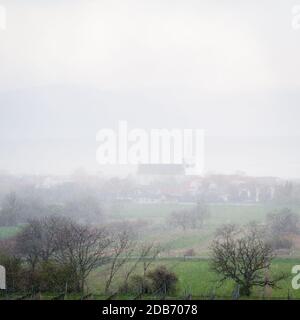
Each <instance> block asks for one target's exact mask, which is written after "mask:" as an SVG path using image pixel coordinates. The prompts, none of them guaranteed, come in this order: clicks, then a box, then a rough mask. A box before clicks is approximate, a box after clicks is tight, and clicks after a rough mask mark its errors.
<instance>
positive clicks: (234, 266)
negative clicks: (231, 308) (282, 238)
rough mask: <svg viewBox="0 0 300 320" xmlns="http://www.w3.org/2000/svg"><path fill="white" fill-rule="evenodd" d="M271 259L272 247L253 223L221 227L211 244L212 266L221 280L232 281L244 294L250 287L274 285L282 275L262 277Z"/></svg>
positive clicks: (248, 293) (246, 293)
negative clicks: (240, 226) (237, 226)
mask: <svg viewBox="0 0 300 320" xmlns="http://www.w3.org/2000/svg"><path fill="white" fill-rule="evenodd" d="M273 258H274V253H273V249H272V248H271V246H269V245H268V244H267V243H266V242H265V241H264V238H263V236H262V234H261V232H260V231H259V230H258V228H257V227H255V226H254V225H252V226H251V227H247V228H246V229H245V230H239V229H237V228H235V227H234V226H232V225H230V226H225V227H224V228H222V229H220V230H219V231H218V234H217V238H216V240H214V242H213V244H212V263H211V266H212V269H213V270H214V271H215V272H216V273H217V274H218V275H220V276H222V279H221V282H223V281H224V280H228V279H230V280H233V281H234V282H235V283H236V284H237V285H239V286H240V292H241V294H242V295H246V296H249V295H250V294H251V290H252V288H253V287H254V286H260V287H265V286H269V287H276V284H277V282H278V281H280V280H282V279H283V278H284V276H283V275H280V276H278V277H276V278H273V279H270V278H269V277H266V276H265V275H266V272H267V271H268V270H269V269H270V266H271V262H272V260H273Z"/></svg>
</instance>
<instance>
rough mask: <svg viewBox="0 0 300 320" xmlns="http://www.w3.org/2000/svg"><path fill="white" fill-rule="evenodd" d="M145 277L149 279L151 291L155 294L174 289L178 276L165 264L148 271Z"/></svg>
mask: <svg viewBox="0 0 300 320" xmlns="http://www.w3.org/2000/svg"><path fill="white" fill-rule="evenodd" d="M147 277H148V278H149V279H150V280H151V284H152V292H153V293H155V294H169V293H174V292H175V291H176V285H177V282H178V278H177V276H176V274H175V273H174V272H172V271H170V270H168V269H167V268H166V267H165V266H158V267H157V268H155V269H154V270H152V271H150V272H149V273H148V274H147Z"/></svg>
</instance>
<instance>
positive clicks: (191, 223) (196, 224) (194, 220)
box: [167, 201, 210, 231]
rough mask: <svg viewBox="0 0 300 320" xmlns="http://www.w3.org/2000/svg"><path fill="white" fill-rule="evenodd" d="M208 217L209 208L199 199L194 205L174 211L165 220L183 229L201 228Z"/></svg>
mask: <svg viewBox="0 0 300 320" xmlns="http://www.w3.org/2000/svg"><path fill="white" fill-rule="evenodd" d="M209 217H210V211H209V208H208V207H207V206H206V205H205V204H204V203H203V202H201V201H199V202H198V203H197V204H196V206H195V207H193V208H191V209H186V210H179V211H174V212H172V213H171V215H170V217H169V218H168V220H167V223H168V225H171V226H174V227H179V228H181V229H182V230H183V231H186V230H188V229H201V228H203V227H204V223H205V222H206V220H207V219H208V218H209Z"/></svg>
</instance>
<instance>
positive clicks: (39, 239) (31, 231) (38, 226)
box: [16, 216, 66, 272]
mask: <svg viewBox="0 0 300 320" xmlns="http://www.w3.org/2000/svg"><path fill="white" fill-rule="evenodd" d="M64 223H66V219H64V218H62V217H58V216H49V217H44V218H40V219H32V220H29V221H28V224H27V225H26V227H24V228H23V229H22V231H21V233H20V234H19V235H18V236H17V237H16V251H17V253H18V254H19V255H20V256H21V257H22V258H23V259H24V260H25V261H26V262H27V263H28V265H29V266H30V268H31V271H32V272H33V271H35V268H36V266H37V264H38V263H39V262H42V261H43V262H46V261H48V260H49V259H50V258H51V257H52V256H53V254H54V252H55V251H56V250H57V242H56V241H55V239H56V236H57V231H58V230H59V228H60V225H62V224H64Z"/></svg>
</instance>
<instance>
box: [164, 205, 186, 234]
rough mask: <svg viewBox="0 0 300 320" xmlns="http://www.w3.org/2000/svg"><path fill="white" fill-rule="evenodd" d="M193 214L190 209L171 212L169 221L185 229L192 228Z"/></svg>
mask: <svg viewBox="0 0 300 320" xmlns="http://www.w3.org/2000/svg"><path fill="white" fill-rule="evenodd" d="M191 216H192V214H191V211H189V210H180V211H174V212H172V213H171V215H170V217H169V219H168V221H167V222H168V224H170V225H173V226H175V227H179V228H182V230H183V231H186V229H188V228H190V227H191V225H192V223H191V220H192V217H191Z"/></svg>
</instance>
